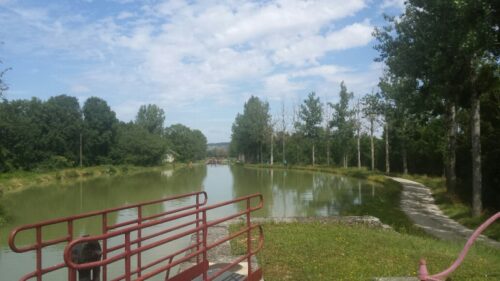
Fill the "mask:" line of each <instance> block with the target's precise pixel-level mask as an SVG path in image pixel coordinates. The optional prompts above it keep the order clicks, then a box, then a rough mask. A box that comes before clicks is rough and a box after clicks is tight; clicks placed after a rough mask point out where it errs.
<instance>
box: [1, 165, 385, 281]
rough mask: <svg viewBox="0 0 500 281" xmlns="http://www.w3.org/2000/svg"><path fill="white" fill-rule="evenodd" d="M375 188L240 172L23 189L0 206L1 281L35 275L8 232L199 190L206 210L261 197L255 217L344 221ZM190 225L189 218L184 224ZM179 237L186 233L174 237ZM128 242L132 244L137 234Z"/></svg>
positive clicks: (47, 253)
mask: <svg viewBox="0 0 500 281" xmlns="http://www.w3.org/2000/svg"><path fill="white" fill-rule="evenodd" d="M377 187H378V186H377V185H374V184H371V183H368V182H366V181H361V180H357V179H351V178H344V177H340V176H336V175H332V174H321V173H311V172H301V171H286V170H275V171H272V170H264V169H247V168H243V167H239V166H231V167H229V166H208V167H205V166H202V167H195V168H193V169H189V168H186V169H181V170H176V171H164V172H161V173H145V174H139V175H133V176H124V177H110V178H101V179H97V180H91V181H86V182H82V183H77V184H74V185H70V186H51V187H45V188H33V189H28V190H25V191H23V192H19V193H15V194H9V195H6V196H5V197H4V198H3V199H2V204H3V205H5V206H6V208H7V209H8V210H10V211H11V213H10V214H11V215H12V217H13V218H14V221H13V224H12V225H7V226H6V227H4V228H2V229H0V281H11V280H18V279H19V277H20V276H21V274H22V273H26V272H27V271H28V270H29V269H32V268H34V255H33V254H14V253H12V252H10V250H9V249H8V247H7V245H6V242H5V241H6V240H7V236H8V233H9V231H10V230H11V229H12V228H13V227H15V226H17V225H22V224H27V223H33V222H36V221H41V220H46V219H51V218H55V217H64V216H68V215H73V214H78V213H82V212H88V211H93V210H100V209H105V208H112V207H117V206H122V205H125V204H133V203H138V202H144V201H149V200H155V199H160V198H164V197H168V196H173V195H177V194H182V193H188V192H193V191H199V190H205V191H206V192H207V193H208V204H214V203H219V202H222V201H226V200H231V199H234V198H237V197H241V196H245V195H249V194H253V193H258V192H260V193H262V194H263V196H264V202H265V204H264V208H263V210H261V211H258V212H257V213H255V214H254V215H255V216H266V217H293V216H330V215H346V214H351V213H353V212H354V213H355V212H356V210H359V208H362V207H367V206H370V204H372V203H373V202H377V200H380V198H381V197H383V192H381V189H378V188H377ZM192 203H194V200H183V201H175V203H173V202H169V203H162V204H156V205H153V206H151V207H148V208H145V209H144V210H143V215H144V216H148V215H151V214H156V213H158V212H163V211H167V210H173V209H175V208H177V207H179V206H186V205H188V204H192ZM255 204H256V203H255V202H253V203H252V205H255ZM34 206H36V209H34ZM245 207H246V204H245V203H242V204H233V205H229V206H225V207H222V208H218V209H216V210H212V211H209V212H208V213H207V216H208V218H209V220H212V219H216V218H220V217H222V216H228V215H231V214H234V213H236V212H237V211H238V210H242V209H244V208H245ZM136 217H137V211H136V210H131V209H129V210H123V211H120V212H116V213H113V214H110V215H109V218H108V220H109V223H110V224H116V223H120V222H124V221H127V220H130V219H135V218H136ZM187 220H188V218H185V219H183V221H187ZM179 222H181V221H177V222H169V223H165V224H163V225H158V226H155V227H151V228H150V229H147V230H145V231H144V233H145V234H143V235H146V234H147V233H152V232H154V231H157V230H158V229H164V228H165V227H169V226H173V225H174V224H175V223H179ZM64 229H65V226H59V227H56V228H53V229H50V230H49V231H47V235H48V236H54V237H55V235H60V234H61V233H63V231H64ZM183 230H187V229H181V230H178V231H176V232H175V233H178V232H180V231H183ZM75 233H76V234H78V235H75V236H82V235H84V234H97V233H100V220H99V219H89V220H85V221H82V222H80V223H77V224H75ZM132 237H135V234H133V236H132ZM19 238H20V239H18V243H21V244H22V243H26V242H27V241H32V237H19ZM122 241H123V239H121V240H120V239H112V240H111V241H109V244H111V245H113V244H114V245H116V244H117V243H119V242H122ZM151 241H155V239H152V240H151ZM148 243H149V242H148ZM187 243H188V240H187V238H185V239H181V240H180V241H174V242H172V243H169V244H167V245H165V246H163V247H160V248H156V249H154V250H151V251H149V252H148V253H147V255H145V257H144V258H143V264H144V263H146V262H148V261H151V260H153V259H154V258H155V257H161V256H165V253H168V252H169V253H172V252H173V251H175V250H177V249H180V248H181V247H182V246H183V245H184V246H185V245H187ZM62 251H63V245H57V246H54V247H49V248H48V249H46V250H44V253H43V255H44V258H43V261H44V264H45V265H49V264H54V263H55V262H59V261H62ZM122 267H123V265H120V264H116V265H114V266H111V267H110V272H111V273H112V275H115V276H116V274H118V273H122ZM159 278H160V277H159ZM160 279H161V278H160ZM160 279H158V280H160ZM44 280H45V279H44ZM46 280H56V281H57V280H66V273H65V271H59V272H58V273H55V274H54V275H51V276H49V277H48V279H46Z"/></svg>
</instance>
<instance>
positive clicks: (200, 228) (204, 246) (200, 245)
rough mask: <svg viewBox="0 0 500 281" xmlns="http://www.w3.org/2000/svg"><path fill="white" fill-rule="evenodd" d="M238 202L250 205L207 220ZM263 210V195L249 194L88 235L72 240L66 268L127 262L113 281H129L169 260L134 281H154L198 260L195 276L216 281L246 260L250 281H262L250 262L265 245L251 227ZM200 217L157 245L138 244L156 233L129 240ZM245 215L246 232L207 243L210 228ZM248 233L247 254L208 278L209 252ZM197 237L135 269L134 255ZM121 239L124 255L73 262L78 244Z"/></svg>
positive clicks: (88, 267)
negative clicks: (252, 219) (254, 202)
mask: <svg viewBox="0 0 500 281" xmlns="http://www.w3.org/2000/svg"><path fill="white" fill-rule="evenodd" d="M255 198H257V199H259V202H258V204H257V205H256V206H252V205H251V200H252V199H255ZM239 202H246V203H247V208H246V209H245V210H244V211H240V212H237V213H235V214H232V215H228V216H225V217H223V218H220V219H216V220H212V221H207V211H210V210H214V209H217V208H220V207H223V206H227V205H230V204H236V203H239ZM262 207H263V197H262V195H261V194H253V195H248V196H244V197H240V198H237V199H233V200H229V201H226V202H222V203H218V204H214V205H210V206H206V207H202V208H199V209H196V210H190V211H185V212H182V213H178V214H176V215H173V216H169V217H165V218H162V219H159V220H155V221H151V222H147V223H143V224H140V225H135V226H130V227H127V228H124V229H120V230H116V231H111V232H108V233H105V234H101V235H95V236H89V237H82V238H79V239H76V240H73V241H71V242H70V243H69V244H68V245H67V246H66V248H65V250H64V261H65V263H66V265H67V266H68V268H70V269H72V270H85V269H90V268H94V267H105V266H107V265H109V264H111V263H114V262H116V261H119V260H124V261H125V262H124V266H125V269H124V272H125V273H124V274H123V275H121V276H119V277H117V278H115V279H113V280H123V279H125V280H127V281H128V280H131V276H132V275H134V274H136V273H137V272H138V271H144V270H146V269H148V268H150V267H152V266H153V265H157V264H159V263H161V262H163V261H166V260H170V262H169V263H168V264H166V265H163V266H160V267H158V268H156V269H154V270H152V271H150V272H148V273H145V274H143V275H141V276H137V279H134V280H138V281H140V280H146V279H148V278H151V277H153V276H156V275H158V274H160V273H165V272H167V273H169V272H170V269H171V268H172V267H174V266H176V265H179V264H181V263H184V262H187V261H189V260H191V259H192V258H194V257H196V258H197V266H199V267H196V268H195V270H194V271H193V272H194V273H193V274H199V275H201V274H203V280H213V279H215V278H216V277H217V276H219V275H221V274H222V273H224V271H226V270H228V269H229V268H231V267H233V266H235V265H236V264H238V263H239V262H241V261H243V260H245V259H247V261H248V278H249V279H248V280H258V279H260V276H262V271H261V270H260V269H258V270H256V271H255V272H252V269H251V260H250V259H251V257H252V256H253V255H255V254H256V253H257V252H258V251H259V250H260V249H261V248H262V246H263V242H264V236H263V230H262V227H261V226H260V225H257V224H254V225H252V224H250V214H251V213H252V212H254V211H256V210H259V209H261V208H262ZM200 214H201V217H202V218H201V224H200V223H199V221H198V219H196V220H195V221H191V222H190V223H186V224H195V223H196V227H194V228H191V229H189V230H186V231H183V232H181V233H177V234H174V235H172V236H169V237H166V238H161V239H160V240H158V241H154V242H151V243H149V244H145V245H138V243H139V242H144V241H145V240H146V239H150V238H153V237H158V236H159V235H160V234H159V233H154V234H151V235H150V236H149V237H148V238H138V239H136V240H135V241H131V240H130V236H131V234H132V233H133V232H135V231H138V230H140V229H144V228H148V227H152V226H157V225H160V224H164V223H166V222H170V221H175V220H178V219H182V218H185V217H189V216H193V215H196V217H197V218H199V215H200ZM242 215H246V218H247V225H246V227H245V228H244V229H242V230H240V231H237V232H235V233H233V234H231V235H229V236H227V237H225V238H223V239H220V240H218V241H215V242H213V243H212V244H208V242H207V230H208V228H209V227H213V226H215V225H217V224H220V223H222V222H226V221H228V220H231V219H233V218H235V217H239V216H242ZM186 226H187V225H186ZM180 228H181V227H173V228H170V229H168V231H167V229H165V230H163V231H161V234H166V233H168V232H170V231H173V230H174V229H175V230H178V229H180ZM255 228H258V229H259V243H258V246H257V248H256V249H254V250H252V248H251V232H252V230H253V229H255ZM200 232H202V233H203V236H202V239H201V241H200V239H199V237H200V235H199V234H200ZM245 233H246V234H247V246H248V247H247V253H246V255H244V256H242V257H240V258H238V259H236V260H235V261H233V262H232V263H230V264H229V265H227V266H225V267H223V268H222V269H220V270H219V271H217V272H216V273H214V274H213V275H212V276H208V275H207V270H208V267H207V266H204V265H206V264H208V260H207V252H208V251H209V250H211V249H213V248H215V247H217V246H219V245H220V244H222V243H224V242H227V241H229V240H231V239H234V238H235V237H237V236H240V235H243V234H245ZM194 234H196V237H197V242H196V243H195V244H194V245H189V246H187V247H184V248H182V249H180V250H178V251H176V252H175V253H172V254H170V255H169V256H165V257H162V258H160V259H157V260H155V261H153V262H151V263H149V264H148V265H146V266H143V267H142V268H141V267H138V268H137V269H135V270H132V267H131V258H132V257H133V256H135V255H140V254H141V253H142V252H144V251H147V250H150V249H153V248H156V247H159V246H161V245H165V244H167V243H169V242H171V241H174V240H177V239H180V238H183V237H186V236H190V235H194ZM119 236H120V237H121V236H123V237H124V240H125V243H124V244H121V245H119V248H123V249H124V251H123V252H122V253H119V254H116V255H114V256H111V257H104V258H103V259H102V260H99V261H94V262H88V263H82V264H78V263H75V262H74V261H73V260H72V257H71V252H72V250H73V248H74V247H75V246H76V245H78V244H80V243H85V242H90V241H106V240H108V239H111V238H114V237H119ZM132 242H133V243H136V244H137V245H138V246H137V247H135V248H134V249H132V247H131V246H132V244H133V243H132ZM117 247H118V246H117ZM194 248H196V251H192V250H193V249H194ZM189 251H192V252H191V253H189ZM182 253H185V256H184V257H182V258H179V259H177V260H175V261H172V260H173V258H174V257H175V256H178V255H180V254H182ZM200 255H203V259H202V260H201V261H200V259H199V258H198V257H199V256H200ZM179 274H180V273H179ZM173 278H174V279H175V278H176V277H175V276H174V277H173ZM257 278H258V279H257ZM172 280H173V279H172Z"/></svg>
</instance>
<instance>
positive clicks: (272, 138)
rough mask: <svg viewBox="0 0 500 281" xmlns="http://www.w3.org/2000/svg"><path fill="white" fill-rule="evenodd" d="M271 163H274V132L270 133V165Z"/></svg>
mask: <svg viewBox="0 0 500 281" xmlns="http://www.w3.org/2000/svg"><path fill="white" fill-rule="evenodd" d="M273 163H274V134H273V133H271V160H270V164H271V166H272V165H273Z"/></svg>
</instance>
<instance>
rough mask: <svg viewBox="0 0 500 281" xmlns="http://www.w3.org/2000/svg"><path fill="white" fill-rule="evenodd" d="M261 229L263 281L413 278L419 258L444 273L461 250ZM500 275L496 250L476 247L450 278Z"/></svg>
mask: <svg viewBox="0 0 500 281" xmlns="http://www.w3.org/2000/svg"><path fill="white" fill-rule="evenodd" d="M263 227H264V236H265V246H264V248H263V249H262V252H261V253H260V254H258V260H259V264H260V265H261V266H262V268H263V271H264V277H265V280H266V281H273V280H319V281H321V280H325V281H326V280H346V281H347V280H349V281H350V280H371V279H372V278H373V277H384V276H416V274H417V269H418V261H419V260H420V258H422V257H424V258H425V259H426V260H427V265H428V268H429V271H430V273H437V272H439V271H442V270H444V269H446V268H447V267H448V266H449V265H450V264H451V263H452V262H453V261H454V260H455V259H456V258H457V256H458V253H459V252H460V250H461V249H462V247H463V244H460V243H456V242H455V243H454V242H448V241H441V240H436V239H433V238H429V237H423V236H418V235H412V234H402V233H398V232H395V231H392V230H387V229H382V228H374V227H371V226H365V225H358V224H357V225H345V224H338V223H320V222H310V223H303V222H301V223H297V222H293V223H264V224H263ZM238 242H239V243H238ZM238 242H233V243H232V246H233V250H235V251H238V249H241V248H242V247H244V246H245V244H244V243H246V240H245V239H241V241H238ZM237 244H240V245H237ZM499 272H500V251H499V250H497V249H493V248H488V247H486V246H483V245H476V246H474V247H473V248H472V249H471V251H470V252H469V254H468V256H467V258H466V259H465V262H464V263H463V265H462V266H460V267H459V269H458V270H457V271H456V272H455V273H453V275H451V277H452V278H453V280H455V279H456V280H475V281H482V280H484V281H488V280H492V277H493V276H498V273H499ZM487 275H488V276H487Z"/></svg>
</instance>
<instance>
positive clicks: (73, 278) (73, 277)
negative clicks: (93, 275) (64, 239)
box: [68, 220, 76, 281]
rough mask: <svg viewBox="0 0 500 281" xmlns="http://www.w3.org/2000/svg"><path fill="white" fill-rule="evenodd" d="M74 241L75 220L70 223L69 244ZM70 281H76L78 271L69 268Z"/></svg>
mask: <svg viewBox="0 0 500 281" xmlns="http://www.w3.org/2000/svg"><path fill="white" fill-rule="evenodd" d="M71 241H73V220H69V221H68V242H71ZM68 280H69V281H76V270H74V269H71V268H69V267H68Z"/></svg>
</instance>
